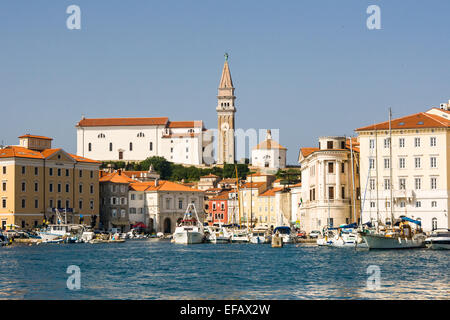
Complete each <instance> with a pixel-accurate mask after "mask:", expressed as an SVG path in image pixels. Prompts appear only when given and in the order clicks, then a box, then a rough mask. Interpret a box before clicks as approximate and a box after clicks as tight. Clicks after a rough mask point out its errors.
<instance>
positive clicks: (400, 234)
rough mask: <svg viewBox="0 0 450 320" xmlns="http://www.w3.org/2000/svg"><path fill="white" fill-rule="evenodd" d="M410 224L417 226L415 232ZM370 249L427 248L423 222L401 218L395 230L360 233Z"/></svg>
mask: <svg viewBox="0 0 450 320" xmlns="http://www.w3.org/2000/svg"><path fill="white" fill-rule="evenodd" d="M409 223H413V224H416V225H417V226H418V228H417V229H416V230H413V229H412V228H411V225H410V224H409ZM358 233H359V234H360V235H361V236H362V237H363V239H364V240H365V242H366V243H367V246H368V247H369V249H413V248H423V247H425V235H424V233H423V232H422V229H421V222H420V221H417V220H413V219H411V218H408V217H404V216H402V217H400V220H399V221H398V222H397V223H395V226H394V227H393V228H385V229H381V230H379V231H378V232H371V231H370V230H362V231H359V232H358Z"/></svg>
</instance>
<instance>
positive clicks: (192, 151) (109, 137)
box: [76, 117, 213, 165]
mask: <svg viewBox="0 0 450 320" xmlns="http://www.w3.org/2000/svg"><path fill="white" fill-rule="evenodd" d="M76 128H77V155H79V156H82V157H89V158H92V159H95V160H99V161H118V160H122V161H142V160H145V159H146V158H148V157H152V156H161V157H164V158H166V159H167V160H168V161H171V162H174V163H180V164H187V165H200V164H205V163H206V164H209V163H212V162H213V146H212V134H211V133H210V132H208V131H206V129H205V128H204V127H203V122H202V121H169V119H168V118H164V117H163V118H103V119H87V118H84V117H83V118H82V119H81V121H80V122H78V123H77V125H76Z"/></svg>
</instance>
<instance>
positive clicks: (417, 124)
mask: <svg viewBox="0 0 450 320" xmlns="http://www.w3.org/2000/svg"><path fill="white" fill-rule="evenodd" d="M449 127H450V120H448V119H445V118H443V117H440V116H438V115H434V114H429V113H425V112H419V113H416V114H412V115H409V116H405V117H401V118H397V119H393V120H391V128H392V129H418V128H449ZM372 130H389V121H386V122H381V123H377V124H374V125H370V126H367V127H361V128H358V129H356V130H355V131H372Z"/></svg>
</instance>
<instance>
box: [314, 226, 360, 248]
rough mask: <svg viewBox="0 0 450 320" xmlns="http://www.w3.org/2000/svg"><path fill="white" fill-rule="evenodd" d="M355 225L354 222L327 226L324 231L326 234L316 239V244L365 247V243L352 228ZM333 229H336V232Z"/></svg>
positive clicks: (338, 246)
mask: <svg viewBox="0 0 450 320" xmlns="http://www.w3.org/2000/svg"><path fill="white" fill-rule="evenodd" d="M355 226H356V224H352V225H343V226H340V227H339V228H327V229H326V230H325V231H324V232H325V234H326V236H325V237H324V238H320V239H317V245H319V246H326V247H337V248H345V247H351V248H355V247H358V248H367V247H368V246H367V243H366V242H365V241H364V239H363V238H362V237H361V236H360V235H358V233H357V232H356V231H355V229H353V227H355ZM334 231H336V233H335V232H334Z"/></svg>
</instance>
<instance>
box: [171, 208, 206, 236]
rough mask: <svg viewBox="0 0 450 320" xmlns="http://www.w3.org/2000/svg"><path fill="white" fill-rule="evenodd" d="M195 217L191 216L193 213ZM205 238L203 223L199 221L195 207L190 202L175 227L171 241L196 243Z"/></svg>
mask: <svg viewBox="0 0 450 320" xmlns="http://www.w3.org/2000/svg"><path fill="white" fill-rule="evenodd" d="M192 211H193V213H194V214H195V217H193V213H192ZM204 238H205V233H204V231H203V225H202V223H201V222H200V220H199V218H198V214H197V210H196V209H195V205H194V204H193V203H190V204H189V205H188V207H187V208H186V212H185V213H184V217H183V220H181V222H180V223H179V225H178V226H177V227H176V228H175V232H174V233H173V242H175V243H178V244H196V243H202V242H203V240H204Z"/></svg>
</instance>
